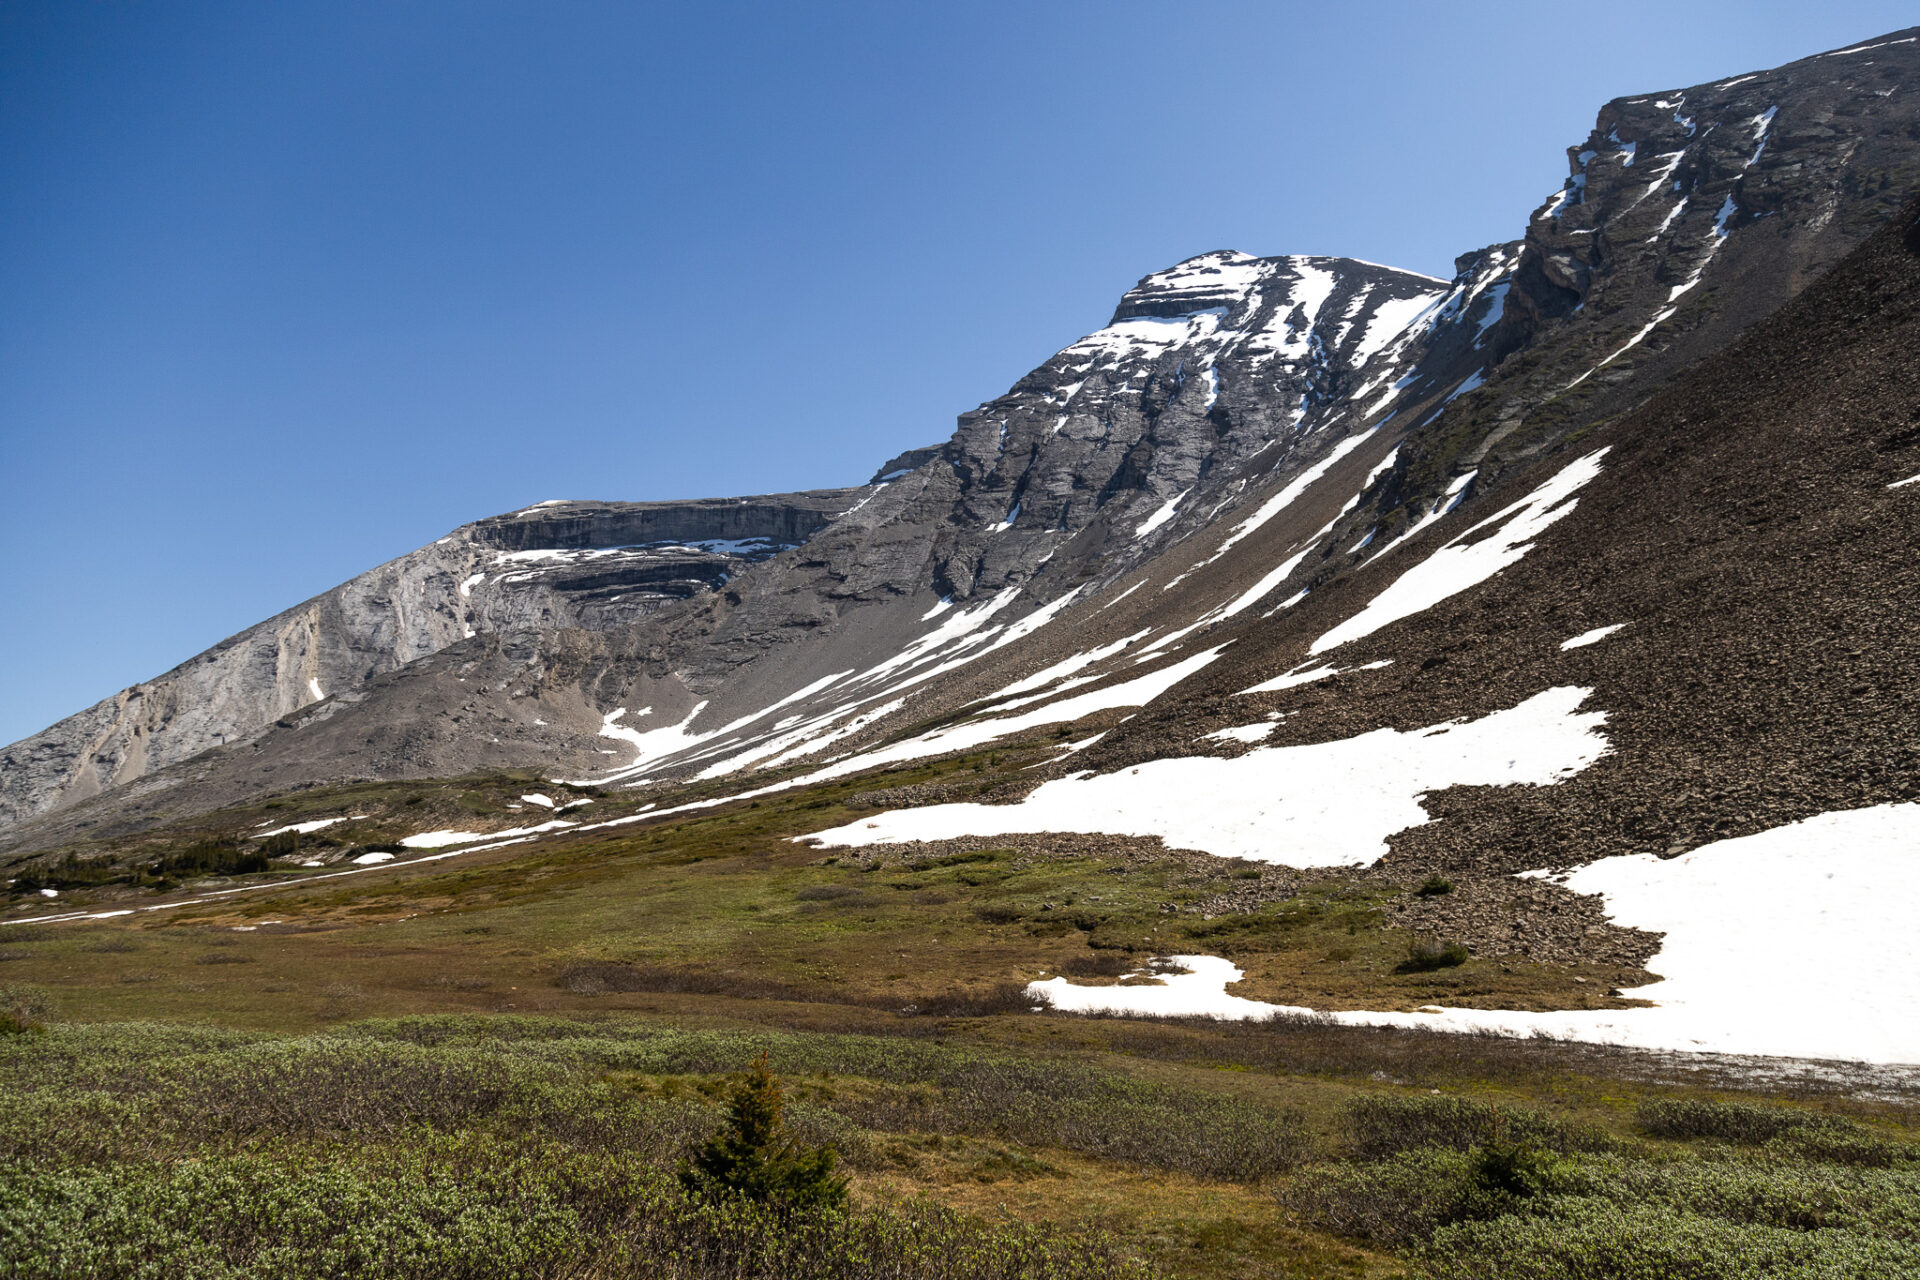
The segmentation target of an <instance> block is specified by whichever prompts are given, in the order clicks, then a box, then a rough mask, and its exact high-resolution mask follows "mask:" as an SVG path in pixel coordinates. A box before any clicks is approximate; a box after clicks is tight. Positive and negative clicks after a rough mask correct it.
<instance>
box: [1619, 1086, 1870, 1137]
mask: <svg viewBox="0 0 1920 1280" xmlns="http://www.w3.org/2000/svg"><path fill="white" fill-rule="evenodd" d="M1634 1120H1635V1122H1636V1123H1638V1124H1639V1126H1640V1128H1641V1129H1642V1130H1643V1131H1644V1132H1646V1133H1648V1134H1651V1135H1652V1136H1653V1137H1656V1138H1679V1139H1683V1140H1686V1139H1695V1138H1715V1139H1718V1140H1720V1141H1722V1142H1739V1143H1746V1144H1755V1145H1757V1144H1759V1143H1762V1142H1769V1141H1772V1140H1773V1139H1775V1138H1779V1137H1783V1136H1785V1135H1787V1134H1789V1133H1794V1132H1796V1131H1802V1130H1806V1129H1810V1128H1824V1129H1833V1130H1844V1129H1853V1128H1856V1127H1857V1126H1855V1125H1854V1124H1853V1122H1852V1121H1850V1120H1846V1119H1843V1118H1841V1117H1839V1116H1827V1115H1821V1114H1820V1113H1819V1112H1815V1111H1798V1110H1795V1109H1793V1108H1791V1107H1765V1106H1757V1105H1755V1104H1753V1103H1751V1102H1697V1101H1694V1100H1692V1099H1687V1098H1666V1099H1656V1100H1653V1101H1648V1102H1643V1103H1641V1104H1640V1105H1639V1107H1638V1108H1636V1109H1635V1111H1634Z"/></svg>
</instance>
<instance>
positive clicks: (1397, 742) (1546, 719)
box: [799, 655, 1608, 868]
mask: <svg viewBox="0 0 1920 1280" xmlns="http://www.w3.org/2000/svg"><path fill="white" fill-rule="evenodd" d="M1209 656H1210V655H1209ZM1590 692H1591V690H1588V689H1582V688H1575V687H1569V686H1562V687H1557V688H1552V689H1548V690H1546V691H1545V692H1543V693H1539V694H1536V695H1535V696H1534V697H1532V698H1529V699H1528V700H1527V701H1525V702H1523V703H1521V704H1520V705H1519V706H1517V707H1513V708H1510V709H1508V710H1506V711H1497V712H1494V713H1493V714H1491V715H1488V716H1484V717H1482V718H1481V719H1479V720H1473V721H1450V722H1448V723H1445V724H1439V725H1434V726H1432V727H1430V728H1426V729H1418V730H1414V731H1412V732H1408V733H1401V732H1399V731H1397V730H1394V729H1377V730H1374V731H1373V732H1371V733H1365V734H1361V735H1359V736H1357V737H1353V738H1347V739H1343V740H1340V741H1335V742H1326V743H1313V744H1308V745H1304V746H1288V747H1261V748H1255V749H1254V750H1252V751H1249V752H1246V753H1245V754H1243V755H1241V756H1238V757H1236V758H1234V759H1231V760H1225V759H1221V758H1218V757H1215V756H1192V757H1186V758H1182V759H1171V760H1149V761H1146V762H1144V763H1142V764H1139V765H1135V766H1133V767H1131V768H1125V769H1121V770H1118V771H1117V772H1114V773H1109V774H1104V775H1096V776H1087V775H1081V776H1077V777H1071V778H1061V779H1057V780H1055V781H1051V782H1047V783H1044V784H1042V785H1041V786H1040V787H1038V788H1036V789H1035V790H1034V791H1033V792H1032V793H1031V794H1029V795H1028V796H1027V797H1026V799H1024V800H1021V801H1019V802H1017V803H1014V804H998V805H986V804H942V805H930V806H926V807H924V808H918V809H896V810H891V811H888V812H885V813H880V814H876V815H873V816H871V817H868V818H863V819H860V820H857V821H855V822H852V823H849V824H847V825H845V826H841V827H835V828H833V829H831V830H827V831H822V832H819V833H817V834H815V835H814V836H811V837H806V836H802V837H799V839H801V840H806V839H813V840H817V841H819V842H820V843H822V844H825V845H835V846H860V845H870V844H890V843H898V842H903V841H913V840H951V839H957V838H960V837H963V836H996V835H1007V834H1012V833H1015V832H1038V831H1055V832H1058V831H1078V832H1087V833H1104V834H1109V835H1125V836H1159V837H1160V838H1161V839H1162V840H1164V841H1165V842H1166V843H1167V844H1168V846H1170V847H1173V848H1181V849H1199V850H1202V851H1204V852H1207V853H1213V854H1217V855H1219V856H1221V857H1227V858H1250V859H1253V860H1255V861H1259V862H1271V863H1277V864H1280V865H1284V866H1289V867H1300V868H1307V867H1338V866H1363V865H1366V864H1369V863H1372V862H1375V861H1377V860H1378V859H1379V858H1380V857H1381V856H1382V855H1384V854H1385V853H1386V852H1387V844H1386V841H1387V838H1388V837H1389V836H1392V835H1394V834H1395V833H1397V832H1400V831H1404V830H1406V829H1407V828H1409V827H1416V826H1420V825H1422V824H1423V823H1425V822H1426V821H1427V820H1428V818H1427V813H1426V810H1425V809H1424V808H1422V807H1421V805H1420V797H1421V796H1422V795H1424V794H1425V793H1427V792H1429V791H1435V790H1439V789H1440V788H1443V787H1450V786H1462V785H1475V786H1510V785H1531V786H1545V785H1550V784H1552V783H1555V782H1559V781H1562V780H1564V779H1565V778H1566V777H1567V776H1568V775H1570V774H1573V773H1576V772H1578V771H1580V770H1581V769H1584V768H1586V767H1587V766H1588V765H1590V764H1592V763H1593V762H1594V761H1595V760H1597V759H1599V758H1600V757H1601V756H1602V755H1604V754H1605V753H1606V751H1607V749H1608V748H1607V743H1606V739H1605V738H1604V737H1602V736H1601V734H1600V729H1601V726H1602V725H1604V724H1605V722H1606V715H1605V714H1604V713H1602V712H1582V711H1580V710H1579V707H1580V704H1581V703H1582V702H1584V701H1585V700H1586V698H1587V696H1588V694H1589V693H1590Z"/></svg>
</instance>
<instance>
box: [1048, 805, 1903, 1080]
mask: <svg viewBox="0 0 1920 1280" xmlns="http://www.w3.org/2000/svg"><path fill="white" fill-rule="evenodd" d="M1529 874H1533V875H1547V874H1548V873H1545V872H1532V873H1529ZM1551 878H1552V879H1554V880H1556V881H1558V882H1560V883H1562V884H1565V885H1566V886H1567V887H1568V888H1571V889H1574V890H1576V891H1578V892H1580V893H1598V894H1601V895H1603V896H1604V897H1605V899H1606V902H1607V910H1608V913H1609V914H1610V915H1611V916H1612V918H1613V919H1614V921H1615V922H1616V923H1619V924H1623V925H1630V926H1633V927H1636V928H1641V929H1651V930H1660V931H1663V932H1665V934H1666V940H1665V942H1664V943H1663V945H1662V946H1661V949H1660V953H1659V954H1658V955H1656V956H1655V957H1654V958H1653V960H1652V961H1651V962H1650V967H1651V968H1652V969H1653V970H1654V971H1655V972H1656V973H1659V974H1660V975H1662V976H1661V980H1660V981H1657V982H1653V983H1650V984H1649V985H1647V986H1644V987H1636V988H1634V989H1633V990H1630V991H1628V992H1627V993H1626V994H1627V995H1629V996H1632V997H1636V998H1639V999H1645V1000H1650V1001H1653V1002H1654V1004H1653V1006H1652V1007H1650V1008H1638V1009H1608V1010H1595V1011H1581V1012H1565V1013H1516V1012H1508V1011H1502V1010H1479V1009H1440V1008H1438V1007H1431V1006H1430V1009H1429V1011H1426V1012H1420V1013H1377V1012H1369V1011H1357V1012H1341V1013H1332V1014H1324V1015H1320V1016H1324V1017H1328V1018H1331V1019H1332V1020H1333V1021H1335V1022H1340V1023H1347V1024H1351V1025H1363V1026H1404V1027H1429V1028H1434V1029H1437V1030H1447V1031H1496V1032H1506V1033H1509V1034H1513V1035H1533V1034H1544V1035H1549V1036H1554V1037H1557V1038H1560V1039H1566V1040H1580V1041H1587V1042H1592V1043H1600V1044H1614V1045H1622V1046H1627V1047H1632V1048H1640V1049H1655V1050H1679V1051H1688V1052H1708V1053H1729V1054H1759V1055H1765V1056H1770V1057H1791V1058H1816V1059H1821V1058H1824V1059H1844V1060H1849V1061H1860V1062H1870V1063H1920V930H1915V929H1914V928H1913V925H1912V913H1913V909H1914V906H1915V904H1916V903H1920V804H1889V805H1879V806H1877V807H1874V808H1870V809H1850V810H1843V811H1840V812H1836V813H1824V814H1820V815H1819V816H1817V817H1813V818H1808V819H1805V820H1804V821H1801V822H1795V823H1791V824H1789V825H1787V826H1783V827H1775V828H1774V829H1773V830H1771V831H1763V832H1761V833H1759V834H1758V835H1751V836H1739V837H1736V838H1734V839H1731V840H1720V841H1716V842H1715V843H1713V844H1708V845H1702V846H1701V847H1700V848H1698V849H1695V850H1694V851H1693V852H1691V853H1688V854H1683V855H1682V856H1680V857H1678V858H1672V859H1661V858H1658V857H1655V856H1653V855H1651V854H1635V855H1632V856H1629V857H1619V858H1606V859H1603V860H1601V861H1599V862H1596V863H1593V864H1591V865H1589V866H1585V867H1581V868H1580V869H1578V870H1576V871H1573V872H1571V873H1566V874H1555V875H1552V876H1551ZM1173 959H1175V960H1176V961H1178V962H1179V963H1180V964H1181V965H1183V966H1185V967H1187V968H1188V969H1190V970H1191V971H1192V972H1191V973H1190V974H1189V975H1185V976H1182V977H1178V978H1175V979H1172V980H1170V981H1168V982H1167V983H1166V984H1165V985H1163V986H1159V987H1078V986H1074V985H1073V984H1071V983H1069V982H1067V981H1066V980H1065V979H1064V978H1055V979H1052V980H1051V981H1048V982H1036V983H1034V984H1032V985H1031V986H1029V987H1028V992H1029V993H1030V994H1032V995H1034V996H1035V997H1036V998H1044V999H1046V1000H1047V1001H1049V1002H1050V1003H1052V1004H1053V1006H1054V1007H1055V1008H1057V1009H1066V1010H1073V1011H1077V1012H1095V1011H1099V1012H1113V1013H1135V1014H1142V1015H1152V1016H1168V1015H1176V1014H1198V1015H1202V1016H1207V1017H1222V1018H1255V1017H1268V1016H1272V1015H1273V1014H1276V1013H1280V1014H1304V1013H1309V1012H1312V1011H1311V1010H1307V1009H1302V1008H1297V1007H1293V1006H1286V1005H1271V1004H1264V1003H1262V1002H1259V1001H1253V1000H1244V999H1239V998H1237V997H1234V996H1231V995H1229V994H1227V993H1226V991H1225V987H1226V986H1227V985H1228V984H1230V983H1231V982H1233V981H1234V980H1236V979H1237V978H1238V977H1240V976H1241V975H1240V971H1239V970H1238V969H1236V968H1235V967H1234V966H1233V965H1232V964H1231V963H1229V962H1227V961H1225V960H1221V959H1219V958H1217V957H1206V956H1201V957H1193V956H1176V957H1173Z"/></svg>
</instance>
